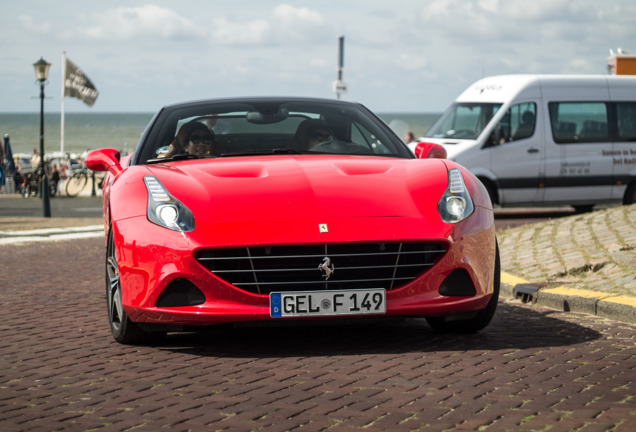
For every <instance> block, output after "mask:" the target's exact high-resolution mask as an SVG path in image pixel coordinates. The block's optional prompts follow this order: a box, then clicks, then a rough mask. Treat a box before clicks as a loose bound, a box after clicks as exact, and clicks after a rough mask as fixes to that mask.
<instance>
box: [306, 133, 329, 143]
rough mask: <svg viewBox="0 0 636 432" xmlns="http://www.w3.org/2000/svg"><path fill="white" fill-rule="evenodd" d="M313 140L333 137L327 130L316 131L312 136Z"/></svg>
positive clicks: (325, 139) (327, 139) (326, 139)
mask: <svg viewBox="0 0 636 432" xmlns="http://www.w3.org/2000/svg"><path fill="white" fill-rule="evenodd" d="M311 139H312V141H329V140H330V139H331V135H329V134H328V133H327V132H316V133H315V134H313V135H312V136H311Z"/></svg>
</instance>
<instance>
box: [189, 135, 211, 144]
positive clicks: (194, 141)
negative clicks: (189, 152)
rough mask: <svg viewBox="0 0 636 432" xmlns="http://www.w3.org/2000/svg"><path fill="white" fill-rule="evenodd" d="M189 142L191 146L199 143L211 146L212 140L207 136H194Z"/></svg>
mask: <svg viewBox="0 0 636 432" xmlns="http://www.w3.org/2000/svg"><path fill="white" fill-rule="evenodd" d="M190 142H191V143H192V144H199V143H201V142H202V143H203V144H208V145H209V144H212V138H210V137H209V136H200V135H194V136H191V137H190Z"/></svg>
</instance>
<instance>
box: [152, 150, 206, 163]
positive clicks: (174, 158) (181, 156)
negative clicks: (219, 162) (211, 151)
mask: <svg viewBox="0 0 636 432" xmlns="http://www.w3.org/2000/svg"><path fill="white" fill-rule="evenodd" d="M205 157H209V156H197V155H193V154H189V153H181V154H176V155H174V156H168V157H163V158H154V159H148V160H147V161H146V163H147V164H153V163H161V162H172V161H180V160H189V159H201V158H205Z"/></svg>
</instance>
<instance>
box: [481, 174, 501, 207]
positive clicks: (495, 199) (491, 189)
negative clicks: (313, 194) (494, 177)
mask: <svg viewBox="0 0 636 432" xmlns="http://www.w3.org/2000/svg"><path fill="white" fill-rule="evenodd" d="M479 181H480V182H481V184H483V185H484V187H485V188H486V191H487V192H488V196H489V197H490V202H491V203H492V205H493V206H494V205H495V204H499V196H498V195H497V188H496V187H495V185H494V184H493V183H492V182H491V181H490V180H488V179H484V178H481V177H479Z"/></svg>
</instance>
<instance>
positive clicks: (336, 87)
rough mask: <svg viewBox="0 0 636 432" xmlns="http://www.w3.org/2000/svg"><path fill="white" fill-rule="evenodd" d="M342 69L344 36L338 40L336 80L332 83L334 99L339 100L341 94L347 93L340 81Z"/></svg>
mask: <svg viewBox="0 0 636 432" xmlns="http://www.w3.org/2000/svg"><path fill="white" fill-rule="evenodd" d="M343 69H344V36H340V37H339V38H338V79H337V80H336V81H334V82H333V91H334V93H335V94H336V98H338V99H340V95H341V94H342V93H346V92H347V84H345V82H344V81H343V80H342V72H343Z"/></svg>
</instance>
